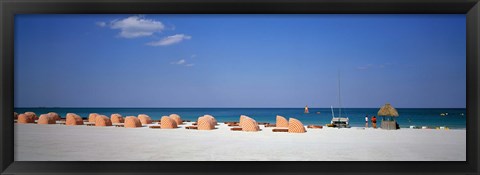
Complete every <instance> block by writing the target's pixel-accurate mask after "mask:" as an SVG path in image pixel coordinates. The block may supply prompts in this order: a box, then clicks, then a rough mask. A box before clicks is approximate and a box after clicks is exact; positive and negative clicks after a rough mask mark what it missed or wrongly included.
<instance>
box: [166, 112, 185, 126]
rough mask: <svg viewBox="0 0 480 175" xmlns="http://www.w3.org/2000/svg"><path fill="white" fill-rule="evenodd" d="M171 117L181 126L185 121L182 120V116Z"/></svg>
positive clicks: (174, 115)
mask: <svg viewBox="0 0 480 175" xmlns="http://www.w3.org/2000/svg"><path fill="white" fill-rule="evenodd" d="M169 117H170V118H171V119H173V120H175V122H177V125H181V124H183V120H182V118H181V117H180V115H178V114H170V115H169Z"/></svg>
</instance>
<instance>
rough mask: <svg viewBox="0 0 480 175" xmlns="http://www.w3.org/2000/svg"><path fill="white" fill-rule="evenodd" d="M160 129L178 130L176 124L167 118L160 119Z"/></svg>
mask: <svg viewBox="0 0 480 175" xmlns="http://www.w3.org/2000/svg"><path fill="white" fill-rule="evenodd" d="M160 128H162V129H174V128H178V126H177V122H176V121H175V120H173V119H172V118H170V117H168V116H163V117H162V119H160Z"/></svg>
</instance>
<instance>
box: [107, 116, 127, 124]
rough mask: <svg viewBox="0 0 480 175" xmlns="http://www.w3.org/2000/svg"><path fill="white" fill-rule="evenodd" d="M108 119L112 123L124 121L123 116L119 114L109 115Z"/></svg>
mask: <svg viewBox="0 0 480 175" xmlns="http://www.w3.org/2000/svg"><path fill="white" fill-rule="evenodd" d="M110 120H111V121H112V123H123V122H124V120H123V117H122V115H120V114H112V115H110Z"/></svg>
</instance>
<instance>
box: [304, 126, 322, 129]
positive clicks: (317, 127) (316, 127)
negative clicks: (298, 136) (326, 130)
mask: <svg viewBox="0 0 480 175" xmlns="http://www.w3.org/2000/svg"><path fill="white" fill-rule="evenodd" d="M307 128H311V129H322V128H323V126H320V125H308V126H307Z"/></svg>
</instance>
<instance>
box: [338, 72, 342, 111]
mask: <svg viewBox="0 0 480 175" xmlns="http://www.w3.org/2000/svg"><path fill="white" fill-rule="evenodd" d="M338 103H339V106H340V107H339V108H338V116H339V117H342V98H341V96H340V70H338Z"/></svg>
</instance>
